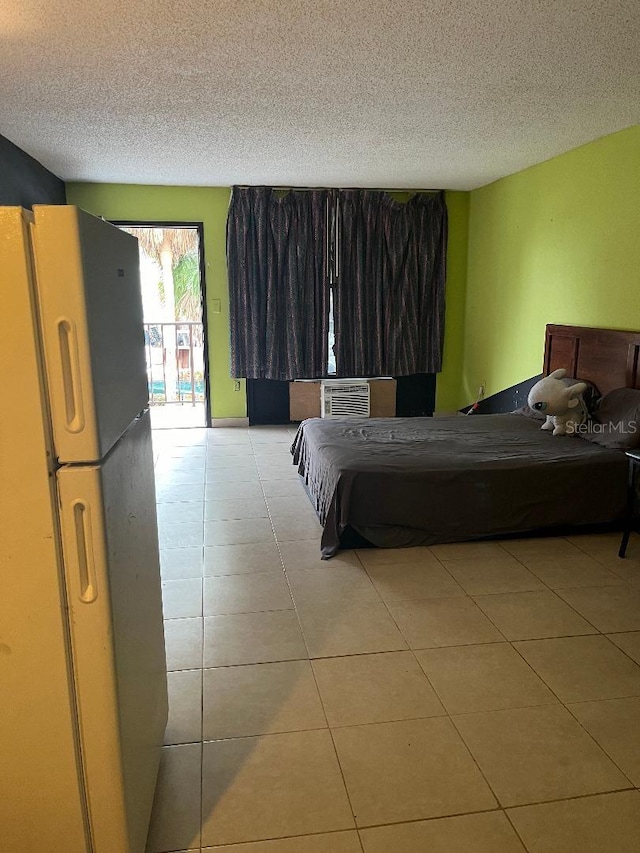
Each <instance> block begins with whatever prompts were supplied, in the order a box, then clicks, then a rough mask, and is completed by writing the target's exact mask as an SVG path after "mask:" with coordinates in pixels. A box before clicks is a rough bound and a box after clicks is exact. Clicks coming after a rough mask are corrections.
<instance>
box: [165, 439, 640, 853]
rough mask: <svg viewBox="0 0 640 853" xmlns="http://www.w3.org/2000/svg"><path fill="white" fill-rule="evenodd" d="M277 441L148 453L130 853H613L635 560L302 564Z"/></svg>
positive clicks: (298, 526)
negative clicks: (152, 751)
mask: <svg viewBox="0 0 640 853" xmlns="http://www.w3.org/2000/svg"><path fill="white" fill-rule="evenodd" d="M293 434H294V430H292V429H289V428H286V427H268V428H267V427H265V428H251V429H240V428H238V429H214V430H204V429H188V430H158V431H156V432H155V433H154V450H155V456H156V482H157V497H158V518H159V528H160V543H161V569H162V577H163V598H164V609H165V611H164V612H165V635H166V645H167V665H168V670H169V672H168V680H169V696H170V718H169V725H168V727H167V732H166V746H165V747H164V750H163V752H164V754H163V760H162V765H161V770H160V777H159V783H158V789H157V795H156V801H155V805H154V811H153V816H152V823H151V829H150V833H149V844H148V851H149V853H168V851H171V853H173V851H180V853H183V851H189V853H192V851H213V850H218V851H228V853H417V851H421V850H425V851H427V850H428V851H430V853H523V851H528V853H632V851H633V853H637V851H638V850H640V792H639V791H638V790H637V788H636V787H635V786H638V785H640V665H639V664H640V539H638V538H637V537H634V538H633V539H632V542H631V545H630V548H629V557H628V558H627V559H626V560H619V559H618V557H617V556H616V555H617V547H618V539H619V537H618V535H617V534H612V535H591V536H576V537H570V538H546V539H521V540H509V541H504V542H477V543H462V544H451V545H438V546H434V547H433V548H411V549H402V550H396V549H392V550H377V549H375V550H362V551H357V552H356V551H346V552H342V553H340V554H339V555H337V556H336V557H335V558H334V559H332V560H330V561H328V562H322V561H321V560H320V550H319V540H320V526H319V524H318V521H317V519H316V516H315V513H314V511H313V509H312V508H311V505H310V503H309V500H308V499H307V497H306V495H305V493H304V490H303V488H302V486H301V484H300V481H299V479H298V477H297V474H296V471H295V468H294V466H293V465H292V464H291V455H290V453H289V445H290V443H291V440H292V437H293Z"/></svg>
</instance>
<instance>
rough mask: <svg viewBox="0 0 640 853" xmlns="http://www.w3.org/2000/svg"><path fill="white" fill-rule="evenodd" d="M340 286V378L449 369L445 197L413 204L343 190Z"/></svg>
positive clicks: (337, 351)
mask: <svg viewBox="0 0 640 853" xmlns="http://www.w3.org/2000/svg"><path fill="white" fill-rule="evenodd" d="M337 233H338V235H339V236H338V245H337V251H336V256H337V267H336V279H335V282H334V322H335V354H336V367H337V373H338V375H339V376H407V375H409V374H415V373H436V372H438V371H440V370H441V369H442V347H443V336H444V291H445V262H446V251H447V208H446V205H445V200H444V193H443V192H439V193H432V194H427V193H418V194H416V195H414V196H413V197H412V198H410V199H409V201H408V202H406V204H402V203H400V202H396V201H394V199H393V198H392V197H391V196H390V195H389V194H388V193H385V192H379V191H374V190H340V191H339V193H338V228H337Z"/></svg>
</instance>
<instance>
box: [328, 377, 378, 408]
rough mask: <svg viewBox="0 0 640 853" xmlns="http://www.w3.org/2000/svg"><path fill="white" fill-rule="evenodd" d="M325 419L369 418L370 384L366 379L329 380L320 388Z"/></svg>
mask: <svg viewBox="0 0 640 853" xmlns="http://www.w3.org/2000/svg"><path fill="white" fill-rule="evenodd" d="M320 416H321V417H323V418H368V417H369V383H368V381H367V380H366V379H342V380H341V379H328V380H324V381H323V382H322V384H321V386H320Z"/></svg>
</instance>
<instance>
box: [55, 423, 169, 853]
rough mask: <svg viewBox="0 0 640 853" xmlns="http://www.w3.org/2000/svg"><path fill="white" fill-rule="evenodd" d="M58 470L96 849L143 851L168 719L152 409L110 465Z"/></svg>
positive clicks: (85, 766)
mask: <svg viewBox="0 0 640 853" xmlns="http://www.w3.org/2000/svg"><path fill="white" fill-rule="evenodd" d="M57 477H58V488H59V498H60V516H61V526H62V538H63V554H64V572H65V580H66V585H67V590H68V600H69V609H70V623H71V643H72V655H73V669H74V678H75V687H76V692H77V704H78V709H79V728H80V741H81V743H80V748H81V753H82V763H83V771H84V779H85V787H86V794H87V800H88V805H89V814H90V822H91V833H92V838H93V844H94V850H95V853H114V851H118V853H143V851H144V848H145V840H146V836H147V829H148V825H149V818H150V814H151V806H152V804H153V795H154V789H155V783H156V775H157V771H158V764H159V760H160V747H161V745H162V739H163V735H164V729H165V725H166V721H167V682H166V665H165V651H164V636H163V625H162V603H161V592H160V570H159V560H158V542H157V525H156V514H155V493H154V482H153V464H152V451H151V431H150V425H149V413H148V411H147V412H145V414H144V415H143V416H142V417H141V418H139V419H137V420H136V421H134V423H133V424H132V426H131V428H130V429H129V430H127V432H126V433H125V435H124V436H123V437H122V439H121V440H120V441H119V442H118V443H117V444H116V446H115V447H114V448H113V450H112V451H111V453H109V455H108V456H107V457H106V459H105V460H104V462H103V463H102V465H95V466H65V467H62V468H60V469H59V471H58V474H57Z"/></svg>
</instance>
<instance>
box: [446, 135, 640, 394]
mask: <svg viewBox="0 0 640 853" xmlns="http://www.w3.org/2000/svg"><path fill="white" fill-rule="evenodd" d="M547 323H568V324H576V325H584V326H602V327H608V328H620V329H639V328H640V126H635V127H632V128H629V129H627V130H623V131H620V132H619V133H614V134H611V135H610V136H606V137H604V138H602V139H599V140H596V141H595V142H591V143H589V144H588V145H584V146H582V147H580V148H576V149H575V150H573V151H570V152H568V153H567V154H563V155H561V156H559V157H555V158H554V159H552V160H549V161H547V162H545V163H541V164H539V165H537V166H534V167H532V168H530V169H526V170H525V171H523V172H519V173H517V174H515V175H511V176H509V177H507V178H503V179H502V180H500V181H496V182H495V183H493V184H490V185H488V186H486V187H482V188H481V189H478V190H474V191H473V192H472V193H471V201H470V219H469V251H468V268H467V289H466V303H465V308H464V323H463V328H462V338H463V341H464V351H463V370H462V374H461V376H460V395H459V397H458V398H457V399H458V404H459V405H464V404H467V403H469V402H470V401H472V400H473V399H474V397H475V394H476V392H477V389H478V386H479V385H480V383H482V382H486V384H487V394H492V393H495V392H497V391H500V390H502V389H503V388H508V387H509V386H511V385H514V384H516V383H517V382H521V381H522V380H524V379H526V378H528V377H530V376H534V375H535V374H537V373H539V372H540V371H541V369H542V356H543V351H544V331H545V325H546V324H547Z"/></svg>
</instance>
